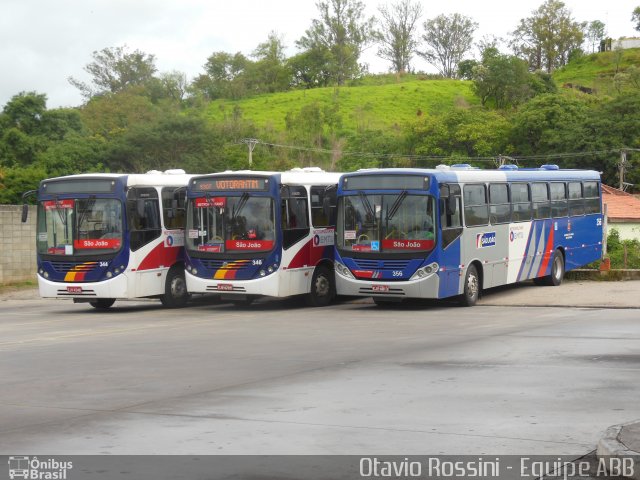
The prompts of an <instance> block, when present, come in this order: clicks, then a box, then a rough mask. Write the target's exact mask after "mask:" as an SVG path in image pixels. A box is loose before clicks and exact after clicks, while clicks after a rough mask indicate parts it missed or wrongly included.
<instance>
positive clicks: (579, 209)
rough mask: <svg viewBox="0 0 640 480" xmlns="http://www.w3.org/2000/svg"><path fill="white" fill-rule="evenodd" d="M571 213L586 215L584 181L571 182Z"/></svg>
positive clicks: (569, 185) (569, 186)
mask: <svg viewBox="0 0 640 480" xmlns="http://www.w3.org/2000/svg"><path fill="white" fill-rule="evenodd" d="M567 186H568V188H569V215H584V200H583V196H582V183H580V182H569V184H568V185H567Z"/></svg>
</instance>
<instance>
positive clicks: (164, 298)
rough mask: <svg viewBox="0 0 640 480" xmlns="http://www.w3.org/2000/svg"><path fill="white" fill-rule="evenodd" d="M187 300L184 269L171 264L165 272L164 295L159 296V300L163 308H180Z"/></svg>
mask: <svg viewBox="0 0 640 480" xmlns="http://www.w3.org/2000/svg"><path fill="white" fill-rule="evenodd" d="M187 300H189V293H188V292H187V281H186V280H185V278H184V271H183V270H182V269H181V268H180V267H177V266H173V267H171V268H170V269H169V273H167V280H166V281H165V287H164V295H161V296H160V302H162V306H163V307H165V308H181V307H184V306H185V305H186V304H187Z"/></svg>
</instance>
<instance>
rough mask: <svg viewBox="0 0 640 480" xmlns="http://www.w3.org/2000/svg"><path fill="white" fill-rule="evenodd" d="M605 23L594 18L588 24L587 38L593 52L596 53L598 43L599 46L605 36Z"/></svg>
mask: <svg viewBox="0 0 640 480" xmlns="http://www.w3.org/2000/svg"><path fill="white" fill-rule="evenodd" d="M605 28H606V27H605V25H604V23H602V22H601V21H600V20H594V21H593V22H589V25H588V26H587V32H586V38H587V42H588V44H589V45H591V53H595V51H596V45H597V46H599V45H600V42H601V41H602V39H603V38H604V37H605V35H606V33H605Z"/></svg>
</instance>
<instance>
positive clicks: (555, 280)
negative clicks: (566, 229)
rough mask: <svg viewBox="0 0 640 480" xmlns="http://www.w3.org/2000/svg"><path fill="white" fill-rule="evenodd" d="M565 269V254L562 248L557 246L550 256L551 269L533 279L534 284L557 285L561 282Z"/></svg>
mask: <svg viewBox="0 0 640 480" xmlns="http://www.w3.org/2000/svg"><path fill="white" fill-rule="evenodd" d="M565 271H566V254H565V252H564V248H562V247H558V248H556V249H555V250H554V251H553V255H552V256H551V271H550V272H549V275H547V276H544V277H538V278H535V279H534V283H535V284H536V285H546V286H549V287H557V286H559V285H560V284H561V283H562V280H563V279H564V274H565Z"/></svg>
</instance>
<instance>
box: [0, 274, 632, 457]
mask: <svg viewBox="0 0 640 480" xmlns="http://www.w3.org/2000/svg"><path fill="white" fill-rule="evenodd" d="M629 286H631V287H630V288H631V289H632V292H633V291H634V290H633V289H634V288H637V286H638V283H635V286H634V284H633V283H629V284H626V287H629ZM522 288H529V287H527V286H524V287H522ZM563 288H565V287H560V289H555V290H554V292H556V293H555V295H556V296H563V295H564V296H565V297H566V298H568V296H569V293H568V290H567V291H565V290H562V289H563ZM600 288H602V287H600ZM513 291H514V290H513V289H506V290H504V291H501V292H498V293H496V294H491V295H487V296H486V297H485V298H484V302H485V303H496V302H497V300H493V301H491V299H492V298H494V299H495V298H498V297H501V296H505V297H511V296H513V293H512V292H513ZM520 291H521V290H520ZM565 292H566V294H565ZM32 293H33V292H31V293H30V292H25V291H23V292H22V293H20V292H19V293H17V294H15V295H13V296H11V295H9V296H5V298H4V301H1V302H0V453H7V454H8V453H15V452H20V453H21V454H29V453H41V452H47V453H49V454H52V455H60V454H93V453H95V454H103V453H109V454H156V453H165V454H206V453H226V454H240V453H243V454H246V453H253V454H347V453H348V454H371V453H385V454H424V453H428V454H463V453H466V454H475V455H478V454H485V453H486V454H509V453H514V454H530V455H533V454H552V455H560V454H569V455H581V454H584V453H587V452H589V451H591V450H593V449H594V448H595V444H596V442H597V440H598V438H599V436H600V435H601V433H602V432H603V431H604V430H605V429H606V428H607V427H609V426H610V425H613V424H616V423H623V422H627V421H630V420H634V419H637V418H639V417H640V406H639V404H638V398H639V397H640V395H639V394H640V385H639V381H638V379H639V378H640V342H639V340H640V310H638V309H633V308H625V309H620V308H618V309H598V308H570V307H553V308H550V307H538V308H528V307H518V306H478V307H475V308H471V309H469V308H458V307H453V306H449V305H446V304H442V303H431V304H428V303H427V304H422V305H413V306H412V305H408V306H399V307H397V308H389V309H380V308H377V307H375V306H374V305H373V304H370V303H363V302H362V301H358V302H343V303H341V304H339V305H334V306H332V307H329V308H326V309H308V308H304V307H302V306H301V305H300V304H299V303H297V302H295V301H260V302H258V303H257V304H254V305H252V306H251V307H246V308H237V307H233V306H231V305H228V304H214V303H207V302H202V301H200V302H197V303H196V304H194V305H193V306H192V307H190V308H187V309H183V310H178V311H171V310H163V309H162V308H160V307H159V306H158V305H157V304H156V303H155V302H144V301H143V302H122V303H116V307H115V308H114V309H112V310H111V311H108V312H96V311H93V310H92V309H91V308H90V307H88V306H84V305H73V304H71V303H68V302H65V301H44V300H38V299H34V298H33V295H32ZM582 293H583V294H584V293H585V291H584V287H583V289H582ZM521 295H523V294H521ZM583 296H584V295H583ZM516 304H517V303H516ZM631 306H633V305H631Z"/></svg>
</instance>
